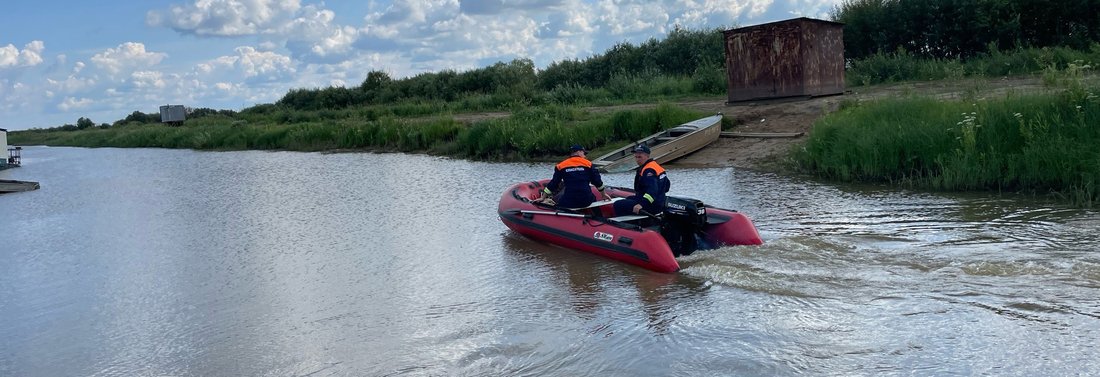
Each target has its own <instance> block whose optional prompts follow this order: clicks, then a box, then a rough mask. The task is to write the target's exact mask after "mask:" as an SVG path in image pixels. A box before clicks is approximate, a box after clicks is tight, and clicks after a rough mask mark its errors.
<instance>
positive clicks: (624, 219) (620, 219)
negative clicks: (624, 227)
mask: <svg viewBox="0 0 1100 377" xmlns="http://www.w3.org/2000/svg"><path fill="white" fill-rule="evenodd" d="M648 217H649V216H645V215H624V216H615V217H611V218H608V220H611V221H618V222H622V223H625V222H631V221H635V220H641V219H645V218H648Z"/></svg>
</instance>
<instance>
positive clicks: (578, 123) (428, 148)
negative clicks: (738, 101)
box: [13, 104, 700, 160]
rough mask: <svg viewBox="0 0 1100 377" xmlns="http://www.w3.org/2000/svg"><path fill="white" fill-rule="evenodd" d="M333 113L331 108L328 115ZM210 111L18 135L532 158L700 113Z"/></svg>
mask: <svg viewBox="0 0 1100 377" xmlns="http://www.w3.org/2000/svg"><path fill="white" fill-rule="evenodd" d="M326 114H327V115H326ZM284 115H286V114H284V113H281V112H277V111H276V112H270V113H265V114H264V115H262V116H255V117H252V118H249V119H252V121H247V120H233V119H232V118H229V117H221V116H210V117H203V118H201V120H194V121H188V122H186V123H185V124H184V125H183V126H181V127H167V126H164V125H160V124H143V123H132V124H124V125H119V126H115V127H111V128H108V129H99V128H94V127H93V128H88V129H85V130H80V131H60V130H53V131H49V130H32V131H24V132H20V133H19V134H17V137H16V138H13V143H19V144H24V145H27V144H45V145H56V146H81V147H158V148H188V149H203V150H243V149H261V150H262V149H281V150H296V151H323V150H342V149H373V150H387V151H402V152H414V151H415V152H427V153H433V154H444V155H452V156H459V157H471V158H478V159H495V160H505V159H516V158H523V159H530V158H543V157H549V156H554V157H557V156H560V155H562V154H565V153H566V151H567V149H568V147H569V146H570V145H572V144H578V143H579V144H583V145H585V146H587V147H588V148H594V149H597V150H599V149H601V148H602V149H613V148H617V147H619V146H621V145H622V144H625V143H627V142H630V141H633V140H636V139H640V138H642V137H643V136H647V135H649V134H652V133H654V132H657V131H659V130H661V129H665V128H669V127H672V126H675V125H678V124H681V123H684V122H687V121H691V120H694V119H696V118H698V117H699V116H700V114H698V113H696V112H694V111H689V110H686V109H683V108H680V107H676V106H673V105H670V104H660V105H658V106H656V107H655V108H652V109H647V110H626V111H619V112H614V113H588V112H585V111H582V110H581V109H580V108H578V107H575V106H560V105H546V106H517V109H516V111H515V112H514V113H513V115H512V116H510V117H507V118H501V119H492V120H485V121H481V122H477V123H475V124H472V125H469V126H467V125H465V124H463V123H460V122H458V121H456V120H454V119H453V118H452V117H449V116H436V117H428V118H418V119H417V120H410V119H401V118H395V117H392V116H390V117H384V118H382V119H377V120H364V119H361V118H357V117H355V114H354V112H353V111H336V112H333V113H324V111H323V110H322V111H317V112H299V113H298V115H300V118H299V119H297V120H298V122H295V123H292V124H281V123H254V122H257V121H263V120H265V119H270V118H271V117H275V118H280V117H283V116H284Z"/></svg>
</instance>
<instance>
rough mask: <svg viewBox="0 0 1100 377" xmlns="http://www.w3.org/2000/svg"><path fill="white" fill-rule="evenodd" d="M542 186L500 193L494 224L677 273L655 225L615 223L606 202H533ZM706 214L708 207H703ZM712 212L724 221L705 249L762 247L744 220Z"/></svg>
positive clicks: (713, 228)
mask: <svg viewBox="0 0 1100 377" xmlns="http://www.w3.org/2000/svg"><path fill="white" fill-rule="evenodd" d="M547 182H548V180H542V181H535V182H521V183H517V184H514V185H512V186H511V187H509V188H508V189H507V190H505V191H504V193H503V194H502V195H501V198H500V203H499V204H498V207H497V212H498V214H499V216H500V220H501V221H502V222H503V223H504V224H505V225H506V226H507V227H508V228H509V229H512V230H513V231H515V232H516V233H519V234H522V235H524V236H526V237H528V238H531V239H534V240H538V241H543V242H547V243H551V244H555V245H559V246H562V247H566V248H570V249H574V250H579V251H584V252H588V253H592V254H596V255H599V256H602V257H605V258H609V259H613V260H617V261H620V262H624V263H628V264H632V265H635V266H639V267H642V268H646V269H649V270H653V271H657V272H663V273H671V272H676V271H677V270H679V269H680V264H679V262H677V261H676V257H675V255H674V254H673V251H672V249H671V248H670V247H669V244H668V242H666V241H665V238H664V237H663V236H662V235H661V233H660V227H659V226H658V225H648V226H647V225H646V224H644V223H643V224H637V223H630V222H620V221H616V220H614V219H613V217H614V216H613V215H614V209H613V206H612V205H611V204H605V205H602V206H598V207H594V208H588V209H583V210H565V209H557V208H553V207H549V206H545V205H542V204H540V203H535V202H533V201H532V200H533V199H535V198H537V197H538V195H539V191H541V190H542V188H543V187H544V186H545V185H546V183H547ZM593 190H595V189H593ZM606 192H607V193H608V194H609V195H610V196H612V197H625V196H629V195H630V194H631V192H630V191H629V190H626V189H620V188H610V189H608V190H607V191H606ZM595 193H596V192H594V194H595ZM708 211H711V209H709V208H708ZM714 211H715V212H714V213H715V216H717V217H719V218H720V219H719V220H724V221H722V222H721V223H715V224H713V225H712V224H708V225H707V226H706V229H705V231H704V235H703V237H704V238H705V240H706V241H707V244H708V245H711V246H713V247H718V246H727V245H759V244H761V243H762V241H761V240H760V235H759V233H757V231H756V228H755V227H754V226H753V225H752V222H751V220H749V219H748V217H745V216H744V215H742V214H740V213H737V212H734V211H729V210H723V209H718V208H715V209H714Z"/></svg>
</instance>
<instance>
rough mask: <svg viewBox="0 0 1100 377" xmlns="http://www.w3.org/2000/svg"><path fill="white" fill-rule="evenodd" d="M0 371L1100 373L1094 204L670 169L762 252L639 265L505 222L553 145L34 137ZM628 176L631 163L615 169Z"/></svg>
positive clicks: (16, 197)
mask: <svg viewBox="0 0 1100 377" xmlns="http://www.w3.org/2000/svg"><path fill="white" fill-rule="evenodd" d="M23 159H24V160H23V161H24V166H23V167H22V168H18V169H12V170H6V171H3V172H0V179H22V180H35V181H39V182H40V183H41V185H42V188H41V189H40V190H37V191H32V192H25V193H14V194H5V195H0V294H2V296H0V320H2V321H0V339H2V340H0V376H343V375H355V376H359V375H363V376H368V375H369V376H393V375H410V376H428V375H430V376H444V375H446V376H451V375H492V376H496V375H508V376H513V375H537V376H578V375H592V376H597V375H598V376H642V375H647V376H648V375H653V376H675V375H682V376H715V375H799V374H809V375H896V374H905V375H932V376H943V375H998V376H1001V375H1018V376H1034V375H1097V374H1100V351H1098V349H1097V348H1096V347H1095V344H1096V343H1097V342H1100V251H1097V250H1100V235H1098V234H1097V233H1098V230H1100V213H1098V212H1096V211H1087V210H1077V209H1072V208H1067V207H1064V206H1060V205H1056V204H1051V203H1046V202H1042V201H1036V200H1032V199H1028V198H1021V197H1012V196H1008V197H1006V196H996V195H984V194H983V195H965V196H960V195H944V194H930V193H914V192H909V191H899V190H893V189H886V188H876V187H851V186H836V185H828V184H821V183H816V182H812V181H806V180H799V179H793V178H786V177H780V176H775V175H770V174H760V173H754V172H746V171H740V170H735V169H709V170H708V169H676V168H672V169H670V174H671V176H672V179H673V194H678V195H684V196H692V197H695V198H698V199H702V200H704V201H705V202H707V203H709V204H713V205H716V206H719V207H726V208H733V209H737V210H740V211H742V212H745V213H747V214H749V215H750V216H751V217H752V218H753V219H754V221H755V222H756V225H757V227H758V228H759V229H760V231H761V235H762V236H763V237H764V241H765V245H764V246H761V247H732V248H723V249H718V250H712V251H707V252H701V253H696V254H695V255H692V256H690V257H687V258H684V259H683V260H682V262H681V265H682V266H684V269H683V270H682V271H681V272H680V273H678V274H672V275H666V274H658V273H653V272H649V271H646V270H642V269H639V268H636V267H632V266H628V265H625V264H622V263H618V262H613V261H610V260H605V259H601V258H598V257H595V256H592V255H588V254H582V253H579V252H574V251H570V250H565V249H560V248H557V247H553V246H548V245H543V244H539V243H537V242H534V241H530V240H527V239H524V238H522V237H519V236H517V235H516V234H514V233H512V232H511V231H509V230H508V229H507V228H506V227H505V226H504V225H503V224H502V223H501V222H500V221H499V220H498V218H497V214H496V212H495V211H496V202H497V199H498V198H499V196H500V194H501V192H502V190H503V189H504V188H506V187H507V186H508V185H509V184H511V183H513V182H516V181H526V180H533V179H538V178H544V177H548V176H549V174H550V172H551V171H550V169H551V168H550V166H549V164H537V165H532V164H493V163H479V162H468V161H457V160H450V159H444V158H435V157H427V156H415V155H414V156H410V155H401V154H315V153H293V152H195V151H180V150H156V149H78V148H43V147H31V148H26V149H24V151H23ZM605 180H606V181H607V182H609V183H611V184H614V185H622V186H629V185H630V182H631V177H630V176H629V175H626V174H616V175H607V176H605Z"/></svg>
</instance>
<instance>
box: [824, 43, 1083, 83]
mask: <svg viewBox="0 0 1100 377" xmlns="http://www.w3.org/2000/svg"><path fill="white" fill-rule="evenodd" d="M1082 63H1083V64H1090V63H1100V44H1097V43H1093V44H1092V47H1091V48H1089V49H1087V50H1076V49H1072V48H1068V47H1046V48H1017V49H1012V50H1004V51H1002V50H997V49H996V48H994V47H990V49H989V51H987V52H986V53H984V54H980V55H978V56H975V57H972V58H969V59H965V60H964V59H927V58H921V57H918V56H916V55H914V54H912V53H910V52H908V51H906V50H904V49H899V50H897V51H894V52H892V53H881V52H880V53H876V54H873V55H870V56H867V57H866V58H863V59H857V60H852V61H850V62H849V67H848V68H847V69H846V70H845V73H844V74H845V80H846V81H847V84H848V86H863V85H874V84H881V83H891V82H902V81H931V80H957V79H960V78H964V77H985V78H992V77H1005V76H1019V75H1027V74H1034V73H1042V72H1046V71H1049V70H1055V71H1061V70H1064V69H1066V68H1068V67H1070V66H1071V65H1072V64H1082Z"/></svg>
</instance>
